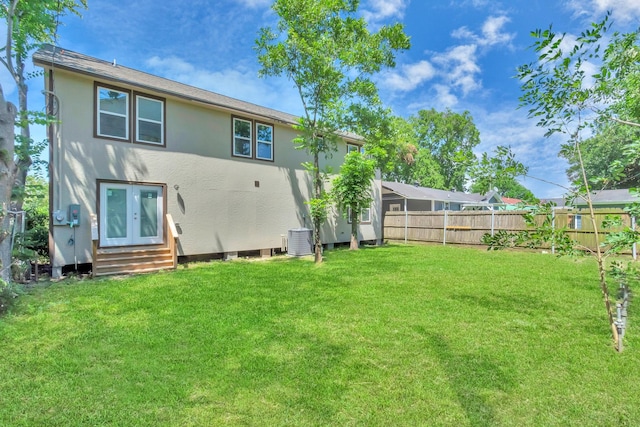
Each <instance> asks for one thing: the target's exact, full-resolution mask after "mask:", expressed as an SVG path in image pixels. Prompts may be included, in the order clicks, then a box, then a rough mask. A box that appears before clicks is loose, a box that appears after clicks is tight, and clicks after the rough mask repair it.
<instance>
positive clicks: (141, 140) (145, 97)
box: [136, 95, 164, 145]
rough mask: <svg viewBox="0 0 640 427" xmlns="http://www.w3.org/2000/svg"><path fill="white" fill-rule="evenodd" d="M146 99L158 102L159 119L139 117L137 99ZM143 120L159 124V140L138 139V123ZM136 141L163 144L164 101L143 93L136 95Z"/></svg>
mask: <svg viewBox="0 0 640 427" xmlns="http://www.w3.org/2000/svg"><path fill="white" fill-rule="evenodd" d="M141 98H142V99H146V100H148V101H153V102H157V103H159V104H160V117H161V120H160V121H157V120H152V119H145V118H142V117H140V113H139V112H140V104H139V103H138V100H139V99H141ZM141 121H143V122H146V123H155V124H159V125H160V141H159V142H158V141H146V140H144V139H140V125H139V123H140V122H141ZM136 142H140V143H143V144H156V145H164V101H162V100H160V99H156V98H150V97H148V96H144V95H136Z"/></svg>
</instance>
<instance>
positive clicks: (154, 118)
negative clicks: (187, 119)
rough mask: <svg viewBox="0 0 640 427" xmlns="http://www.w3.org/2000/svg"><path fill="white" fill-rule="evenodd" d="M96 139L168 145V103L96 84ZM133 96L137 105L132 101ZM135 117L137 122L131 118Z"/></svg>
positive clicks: (156, 98)
mask: <svg viewBox="0 0 640 427" xmlns="http://www.w3.org/2000/svg"><path fill="white" fill-rule="evenodd" d="M95 94H96V120H95V136H96V137H102V138H109V139H118V140H122V141H128V142H131V135H134V136H133V142H137V143H144V144H157V145H165V100H164V99H163V98H158V97H154V96H151V95H144V94H141V93H136V92H134V93H133V95H132V92H131V91H129V90H126V89H121V88H117V87H111V86H107V85H103V84H98V83H96V84H95ZM132 96H133V102H132V101H131V98H132ZM131 116H133V117H134V119H133V120H132V119H131Z"/></svg>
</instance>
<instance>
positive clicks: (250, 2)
mask: <svg viewBox="0 0 640 427" xmlns="http://www.w3.org/2000/svg"><path fill="white" fill-rule="evenodd" d="M238 3H241V4H243V5H244V6H246V7H249V8H251V9H257V8H260V7H267V6H271V3H273V2H272V1H271V0H238Z"/></svg>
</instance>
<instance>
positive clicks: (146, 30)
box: [0, 0, 640, 197]
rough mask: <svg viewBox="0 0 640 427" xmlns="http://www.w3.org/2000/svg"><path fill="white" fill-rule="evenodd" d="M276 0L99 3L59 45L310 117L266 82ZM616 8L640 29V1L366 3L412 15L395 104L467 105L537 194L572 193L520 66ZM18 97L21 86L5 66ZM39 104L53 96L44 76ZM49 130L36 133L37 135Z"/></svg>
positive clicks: (72, 22) (392, 14)
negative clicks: (263, 54)
mask: <svg viewBox="0 0 640 427" xmlns="http://www.w3.org/2000/svg"><path fill="white" fill-rule="evenodd" d="M270 5H271V1H270V0H218V1H209V0H188V1H187V0H171V1H165V0H131V1H129V2H114V1H112V0H89V9H88V10H86V11H84V13H83V17H82V18H81V19H80V18H77V17H75V16H67V17H63V18H62V25H61V26H60V28H59V31H58V45H59V46H61V47H63V48H65V49H69V50H73V51H77V52H81V53H84V54H87V55H91V56H95V57H98V58H101V59H105V60H108V61H111V60H113V59H116V61H117V63H118V64H120V65H125V66H128V67H131V68H135V69H139V70H143V71H146V72H149V73H153V74H156V75H159V76H163V77H166V78H169V79H173V80H177V81H180V82H184V83H187V84H191V85H194V86H198V87H201V88H204V89H208V90H212V91H215V92H219V93H222V94H225V95H228V96H232V97H235V98H239V99H242V100H246V101H250V102H254V103H257V104H260V105H264V106H267V107H271V108H274V109H277V110H281V111H286V112H289V113H293V114H299V113H300V110H301V107H300V100H299V98H298V96H297V93H296V92H295V91H294V89H293V87H292V85H291V84H290V83H289V82H288V81H286V80H284V79H275V78H267V79H260V78H258V76H257V71H258V69H259V65H258V62H257V59H256V53H255V51H254V49H253V46H254V41H255V38H256V37H257V31H258V29H259V28H260V27H262V26H267V25H274V24H275V22H276V17H275V15H274V14H273V13H272V11H271V9H270ZM606 10H611V11H612V13H613V19H614V22H615V26H616V28H617V29H619V30H622V31H625V30H630V29H632V28H634V27H637V26H639V25H640V1H638V0H526V1H523V0H503V1H500V0H437V1H436V0H361V3H360V11H361V13H362V15H363V16H364V17H365V18H366V20H367V21H368V23H369V24H370V26H371V27H372V28H374V29H375V28H378V27H379V26H380V25H384V24H387V23H392V22H402V23H403V24H404V25H405V31H406V33H407V34H408V35H409V36H410V37H411V43H412V47H411V49H410V50H409V51H407V52H404V53H402V54H400V55H399V56H398V58H397V67H396V68H395V69H394V70H389V71H386V72H384V73H382V74H381V75H379V76H378V77H377V83H378V86H379V89H380V93H381V95H382V98H383V100H384V102H385V103H386V104H387V105H388V106H389V107H391V108H392V109H393V111H394V112H395V113H396V114H398V115H401V116H404V117H407V116H409V115H411V114H415V113H416V112H417V111H419V110H420V109H430V108H435V109H437V110H444V109H446V108H450V109H451V110H453V111H456V112H463V111H465V110H468V111H469V112H470V113H471V115H472V116H473V118H474V121H475V123H476V126H477V127H478V129H479V130H480V138H481V141H482V142H481V145H480V146H479V147H478V148H477V152H478V153H481V152H485V151H486V152H491V151H492V150H493V148H494V147H495V146H497V145H510V146H511V147H512V148H513V150H514V151H515V153H516V155H517V157H518V159H519V160H520V161H521V162H523V163H524V164H525V165H527V166H528V167H529V175H530V176H531V177H527V178H525V179H523V180H522V183H523V184H524V185H525V186H527V187H528V188H529V189H531V190H532V191H533V192H534V194H536V196H538V197H554V196H561V195H562V194H563V193H564V192H565V190H563V189H562V188H561V187H557V186H554V185H550V184H547V183H545V182H543V181H540V180H537V179H534V178H533V177H535V178H540V179H543V180H545V181H552V182H555V183H557V184H560V185H563V186H566V185H567V179H566V175H565V168H566V164H565V163H564V161H563V160H562V159H559V158H558V157H557V153H558V150H559V144H560V143H561V142H562V141H561V140H559V139H558V138H554V139H550V140H549V139H545V138H544V137H543V134H544V130H543V129H540V128H537V127H536V126H535V122H534V120H531V119H527V118H526V111H524V110H522V109H518V108H517V105H518V97H519V95H520V86H519V82H518V81H517V80H516V79H515V78H514V77H513V76H514V75H515V73H516V71H515V70H516V67H517V66H518V65H522V64H525V63H529V62H531V61H533V60H534V59H535V57H534V54H533V52H532V50H531V49H529V48H528V47H529V46H530V45H531V44H532V41H533V39H532V38H531V37H530V35H529V34H530V32H531V31H532V30H534V29H536V28H543V29H546V28H548V26H549V25H550V24H552V25H553V28H554V30H556V31H559V32H566V33H567V34H568V35H569V37H571V36H572V35H573V34H579V33H580V32H581V31H582V30H584V29H585V28H587V26H588V24H589V23H590V22H593V21H595V20H599V19H601V18H602V17H603V16H604V14H605V12H606ZM0 83H1V84H2V87H3V89H4V91H5V95H6V96H7V97H8V98H9V99H13V98H15V87H13V85H12V83H11V82H10V81H9V80H8V79H7V77H6V75H5V76H3V75H1V74H0ZM30 87H31V89H30V93H31V96H30V106H31V108H32V109H38V108H40V107H42V106H43V104H44V99H43V97H42V95H41V94H40V90H41V89H42V81H41V79H36V80H34V81H32V82H31V85H30ZM37 134H38V132H36V136H37Z"/></svg>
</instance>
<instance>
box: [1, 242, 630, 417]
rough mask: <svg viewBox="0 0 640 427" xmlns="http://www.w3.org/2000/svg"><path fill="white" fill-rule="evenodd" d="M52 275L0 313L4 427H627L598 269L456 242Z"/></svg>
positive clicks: (625, 389) (621, 366)
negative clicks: (118, 274) (128, 272)
mask: <svg viewBox="0 0 640 427" xmlns="http://www.w3.org/2000/svg"><path fill="white" fill-rule="evenodd" d="M325 255H326V262H325V263H324V264H323V265H321V266H316V265H314V264H313V262H312V261H311V260H308V259H289V258H279V259H272V260H268V261H264V262H263V261H255V262H253V261H234V262H213V263H209V264H198V265H195V266H190V267H189V268H183V267H180V268H179V269H178V271H176V272H171V273H162V274H152V275H144V276H138V277H127V278H124V279H111V280H86V281H66V282H60V283H57V284H54V285H52V286H50V287H48V288H46V289H40V290H38V291H33V292H32V293H31V294H29V295H26V296H24V297H22V298H21V300H20V302H19V304H18V306H17V307H16V308H15V309H14V311H13V312H12V313H11V314H9V315H7V316H5V317H4V318H2V319H0V342H1V346H0V425H2V426H40V425H41V426H55V425H59V426H102V425H117V426H164V425H169V426H214V425H242V426H247V425H268V426H272V425H273V426H277V425H291V426H306V425H319V426H320V425H323V426H324V425H366V426H370V425H379V426H388V425H407V426H415V425H430V426H431V425H433V426H437V425H445V426H449V425H455V426H485V425H498V426H553V425H558V426H607V425H610V426H619V425H638V423H640V345H639V344H638V343H639V340H638V333H637V331H638V325H640V318H639V317H638V316H637V314H636V313H638V310H637V309H636V306H637V305H636V304H633V303H632V305H631V308H630V328H629V330H628V332H627V339H626V343H625V344H626V345H625V352H624V353H622V354H617V353H615V351H614V350H613V349H612V345H611V339H610V336H609V335H610V332H609V328H608V325H607V321H606V318H605V311H604V308H603V303H602V298H601V295H600V291H599V287H598V283H597V273H596V268H595V264H594V263H592V262H591V260H589V259H583V260H578V261H574V260H571V259H558V258H555V257H553V256H551V255H548V254H536V253H523V252H486V251H483V250H481V249H470V248H462V247H453V246H446V247H443V246H437V245H434V246H401V245H391V246H385V247H380V248H367V249H364V250H361V251H358V252H350V251H347V250H335V251H330V252H328V253H326V254H325Z"/></svg>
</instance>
